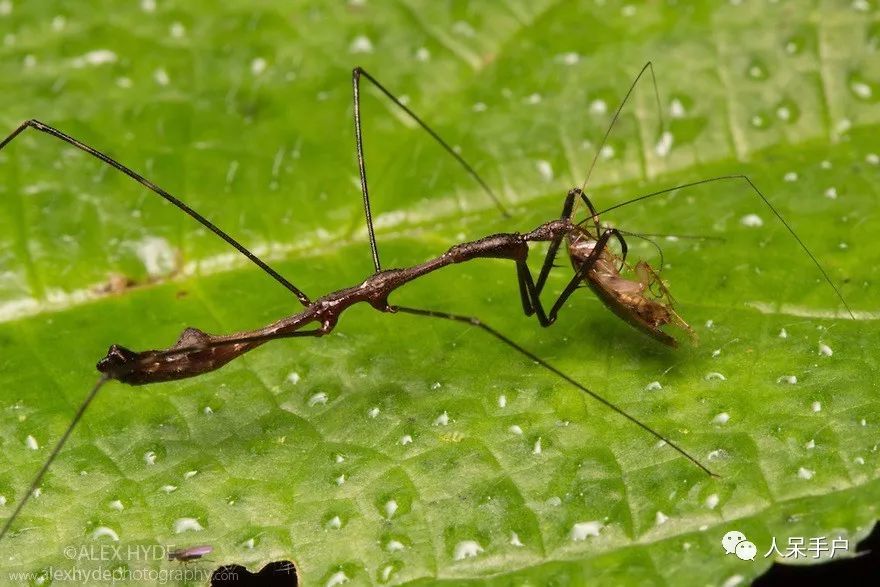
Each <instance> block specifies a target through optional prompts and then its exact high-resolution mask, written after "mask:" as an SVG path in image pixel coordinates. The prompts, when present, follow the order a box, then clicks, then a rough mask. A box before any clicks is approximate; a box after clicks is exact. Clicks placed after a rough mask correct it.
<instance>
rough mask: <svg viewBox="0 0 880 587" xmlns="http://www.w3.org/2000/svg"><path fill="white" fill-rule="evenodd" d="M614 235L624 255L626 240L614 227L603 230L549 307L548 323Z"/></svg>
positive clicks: (554, 317)
mask: <svg viewBox="0 0 880 587" xmlns="http://www.w3.org/2000/svg"><path fill="white" fill-rule="evenodd" d="M612 236H613V237H615V238H616V239H617V240H618V241H619V242H620V246H621V247H622V248H623V252H624V255H626V241H625V240H624V238H623V236H622V235H621V234H620V232H619V231H618V230H617V229H616V228H609V229H607V230H606V231H605V232H603V233H602V234H601V235H600V236H599V239H598V240H597V241H596V244H595V246H594V247H593V250H592V252H591V253H590V256H589V257H587V258H586V259H585V260H584V262H583V263H581V266H580V267H578V269H577V271H575V274H574V277H572V278H571V281H569V282H568V285H566V286H565V289H564V290H562V293H561V294H559V298H558V299H557V300H556V303H554V304H553V307H552V308H551V309H550V313H549V314H548V315H547V319H548V320H549V322H550V324H552V323H553V322H555V321H556V316H557V315H558V314H559V310H560V309H561V308H562V306H563V304H565V302H566V300H568V298H569V296H570V295H571V294H573V293H574V291H575V290H576V289H577V288H578V286H579V285H580V284H581V283H582V282H583V280H584V278H585V277H586V275H587V272H588V271H590V269H592V268H593V266H594V265H595V264H596V261H598V260H599V257H600V256H601V255H602V252H603V251H604V250H605V247H606V246H607V245H608V241H609V239H610V238H611V237H612Z"/></svg>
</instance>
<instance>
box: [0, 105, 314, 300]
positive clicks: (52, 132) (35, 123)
mask: <svg viewBox="0 0 880 587" xmlns="http://www.w3.org/2000/svg"><path fill="white" fill-rule="evenodd" d="M27 128H33V129H34V130H38V131H40V132H43V133H46V134H47V135H49V136H52V137H55V138H56V139H59V140H61V141H64V142H65V143H67V144H68V145H71V146H73V147H76V148H77V149H79V150H80V151H83V152H85V153H88V154H89V155H91V156H92V157H95V158H96V159H99V160H100V161H103V162H104V163H106V164H107V165H109V166H110V167H112V168H114V169H116V170H117V171H119V172H121V173H124V174H125V175H127V176H128V177H130V178H132V179H133V180H135V181H136V182H138V183H139V184H141V185H142V186H144V187H146V188H147V189H149V190H150V191H152V192H153V193H155V194H157V195H158V196H160V197H161V198H164V199H165V200H166V201H168V202H169V203H171V204H172V205H174V206H175V207H176V208H178V209H179V210H181V211H183V212H184V213H185V214H187V215H188V216H189V217H190V218H193V219H194V220H196V221H197V222H199V223H200V224H201V225H202V226H204V227H205V228H207V229H208V230H210V231H211V232H213V233H214V234H216V235H217V236H219V237H220V238H222V239H223V240H224V241H226V242H227V243H229V244H230V245H232V246H233V247H234V248H235V249H236V250H237V251H238V252H239V253H241V254H242V255H244V256H245V257H247V258H248V259H250V261H252V262H253V263H254V264H255V265H257V266H258V267H259V268H260V269H262V270H263V271H265V272H266V273H268V274H269V275H270V276H272V278H273V279H275V281H277V282H278V283H280V284H281V285H283V286H284V287H286V288H287V289H289V290H290V291H291V292H293V294H294V295H295V296H296V297H297V299H298V300H299V301H300V303H301V304H302V305H303V306H308V305H309V304H310V303H311V300H309V297H308V296H307V295H306V294H305V293H303V292H302V290H300V289H299V288H298V287H296V286H295V285H293V284H292V283H290V282H289V281H288V280H287V279H285V278H284V277H282V276H281V274H280V273H278V272H277V271H276V270H275V269H273V268H272V267H270V266H269V265H268V264H267V263H266V262H265V261H263V260H262V259H260V258H259V257H257V256H256V255H255V254H253V253H252V252H250V251H249V250H247V249H246V248H245V247H244V245H242V244H241V243H239V242H238V241H237V240H235V239H234V238H232V237H231V236H229V235H228V234H226V232H224V231H223V230H221V229H220V228H219V227H218V226H217V225H216V224H214V223H212V222H211V221H210V220H208V219H207V218H205V217H204V216H202V215H201V214H199V213H198V212H196V211H195V210H193V209H192V208H190V207H189V206H187V205H186V204H184V203H183V202H182V201H180V200H179V199H177V198H176V197H174V196H172V195H171V194H170V193H168V192H167V191H165V190H164V189H162V188H160V187H159V186H157V185H156V184H154V183H153V182H152V181H150V180H149V179H147V178H145V177H144V176H143V175H141V174H139V173H137V172H136V171H133V170H132V169H130V168H129V167H126V166H125V165H123V164H122V163H120V162H119V161H116V160H115V159H113V158H112V157H110V156H109V155H107V154H105V153H102V152H101V151H98V150H97V149H95V148H94V147H91V146H89V145H87V144H85V143H83V142H81V141H79V140H77V139H75V138H73V137H71V136H69V135H67V134H65V133H63V132H61V131H60V130H58V129H57V128H54V127H52V126H49V125H48V124H44V123H42V122H40V121H39V120H33V119H31V120H26V121H25V122H23V123H21V124H20V125H19V126H18V128H16V129H15V130H14V131H12V133H10V134H9V136H7V137H6V138H5V139H3V141H0V149H3V147H5V146H6V145H8V144H9V143H10V142H12V140H13V139H14V138H15V137H17V136H18V135H20V134H21V133H22V132H24V131H25V129H27Z"/></svg>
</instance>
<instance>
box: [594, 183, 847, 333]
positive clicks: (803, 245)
mask: <svg viewBox="0 0 880 587" xmlns="http://www.w3.org/2000/svg"><path fill="white" fill-rule="evenodd" d="M730 179H733V180H739V181H744V182H746V183H747V184H748V186H749V187H750V188H751V189H752V191H753V192H754V193H755V194H756V195H757V196H758V197H759V198H761V201H762V202H764V204H766V206H767V207H768V208H770V211H771V212H773V215H774V216H776V218H777V219H778V220H779V222H781V223H782V225H783V226H785V228H786V230H788V232H789V233H791V236H793V237H794V240H796V241H797V243H798V244H799V245H800V246H801V248H802V249H803V250H804V252H805V253H806V254H807V256H808V257H809V258H810V260H811V261H812V262H813V265H815V266H816V269H818V270H819V273H821V274H822V278H823V279H824V280H825V282H826V283H827V284H828V285H829V286H830V287H831V289H833V290H834V293H835V295H837V298H838V299H839V300H840V303H842V304H843V307H844V308H846V311H847V313H849V316H850V318H852V319H853V320H855V319H856V317H855V314H853V311H852V309H851V308H850V307H849V304H847V303H846V300H845V299H844V298H843V294H841V293H840V290H839V289H838V288H837V286H836V285H834V282H833V281H831V278H830V277H829V276H828V273H827V272H826V271H825V268H824V267H822V264H821V263H819V260H818V259H817V258H816V256H815V255H814V254H813V252H812V251H811V250H810V249H809V248H808V247H807V245H806V243H804V241H803V240H801V237H799V236H798V234H797V233H796V232H795V231H794V229H793V228H792V227H791V225H790V224H789V223H788V221H787V220H786V219H785V218H784V217H783V216H782V214H780V213H779V210H777V209H776V206H774V205H773V204H771V203H770V200H768V199H767V196H765V195H764V194H763V193H762V192H761V190H759V189H758V186H756V185H755V184H754V183H753V182H752V180H751V179H749V177H748V176H747V175H742V174H734V175H719V176H717V177H709V178H706V179H701V180H699V181H692V182H690V183H684V184H681V185H677V186H674V187H671V188H666V189H662V190H658V191H656V192H651V193H649V194H644V195H642V196H637V197H635V198H631V199H629V200H626V201H625V202H621V203H619V204H615V205H613V206H610V207H608V208H605V209H604V210H602V211H600V212H599V214H605V213H607V212H611V211H612V210H617V209H618V208H622V207H624V206H628V205H630V204H634V203H636V202H641V201H642V200H647V199H649V198H655V197H657V196H662V195H663V194H668V193H671V192H674V191H676V190H681V189H685V188H690V187H694V186H698V185H703V184H707V183H713V182H716V181H726V180H730Z"/></svg>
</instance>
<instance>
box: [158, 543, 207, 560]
mask: <svg viewBox="0 0 880 587" xmlns="http://www.w3.org/2000/svg"><path fill="white" fill-rule="evenodd" d="M212 552H214V547H213V546H209V545H207V544H202V545H199V546H188V547H187V548H177V549H175V550H171V551H169V552H168V560H170V561H173V560H176V561H180V562H182V563H188V562H192V561H194V560H198V559H200V558H202V557H203V556H205V555H208V554H211V553H212Z"/></svg>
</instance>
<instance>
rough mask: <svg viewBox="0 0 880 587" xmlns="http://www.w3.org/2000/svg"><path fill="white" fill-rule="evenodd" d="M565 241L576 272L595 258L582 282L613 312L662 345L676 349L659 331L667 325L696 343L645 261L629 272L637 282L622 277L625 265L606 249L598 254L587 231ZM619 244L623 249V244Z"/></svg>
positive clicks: (593, 237)
mask: <svg viewBox="0 0 880 587" xmlns="http://www.w3.org/2000/svg"><path fill="white" fill-rule="evenodd" d="M567 240H568V253H569V257H570V258H571V264H572V266H573V267H574V268H575V269H576V268H577V267H579V266H581V265H583V264H584V263H586V262H587V260H588V259H589V258H590V256H591V255H598V256H597V257H596V260H595V262H593V264H592V268H591V269H590V271H588V272H587V275H586V278H585V281H586V283H587V284H588V285H589V286H590V289H592V290H593V293H595V294H596V296H597V297H598V298H599V299H600V300H601V301H602V303H603V304H605V306H606V307H608V308H609V309H610V310H611V311H612V312H614V313H615V314H617V315H618V316H619V317H620V318H622V319H623V320H625V321H626V322H628V323H629V324H631V325H632V326H634V327H635V328H636V329H638V330H640V331H642V332H644V333H645V334H647V335H648V336H651V337H653V338H654V339H656V340H658V341H660V342H662V343H663V344H665V345H668V346H671V347H674V346H678V342H677V341H676V339H675V338H673V337H672V336H670V335H669V334H667V333H666V332H664V331H663V330H662V327H663V326H665V325H667V324H671V325H672V326H675V327H677V328H680V329H682V330H684V331H685V332H687V333H688V334H689V335H690V337H691V339H693V340H694V341H696V333H695V332H694V331H693V329H692V328H691V327H690V325H688V323H687V322H685V321H684V320H683V319H682V317H681V316H679V315H678V314H677V313H676V311H675V305H674V301H673V299H672V296H671V295H670V294H669V290H668V289H667V288H666V284H664V283H663V280H662V279H660V276H659V275H657V272H655V271H654V269H653V268H652V267H651V266H650V265H649V264H648V263H647V262H646V261H645V260H643V259H640V260H639V261H638V262H637V263H636V266H635V267H634V268H632V269H631V271H632V272H633V273H634V274H635V276H636V277H637V279H635V280H633V279H629V278H627V277H625V276H624V275H622V274H621V270H622V269H625V268H628V267H626V262H625V261H624V260H623V259H621V258H620V257H618V256H617V255H616V254H614V252H613V251H612V250H611V249H609V248H607V247H604V248H602V249H601V250H600V251H598V252H597V245H598V240H597V237H595V236H594V235H592V234H590V233H589V232H588V231H586V230H584V229H581V228H580V227H577V229H575V230H572V231H571V232H569V235H568V239H567ZM621 243H622V245H624V246H625V244H626V241H623V240H621Z"/></svg>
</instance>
